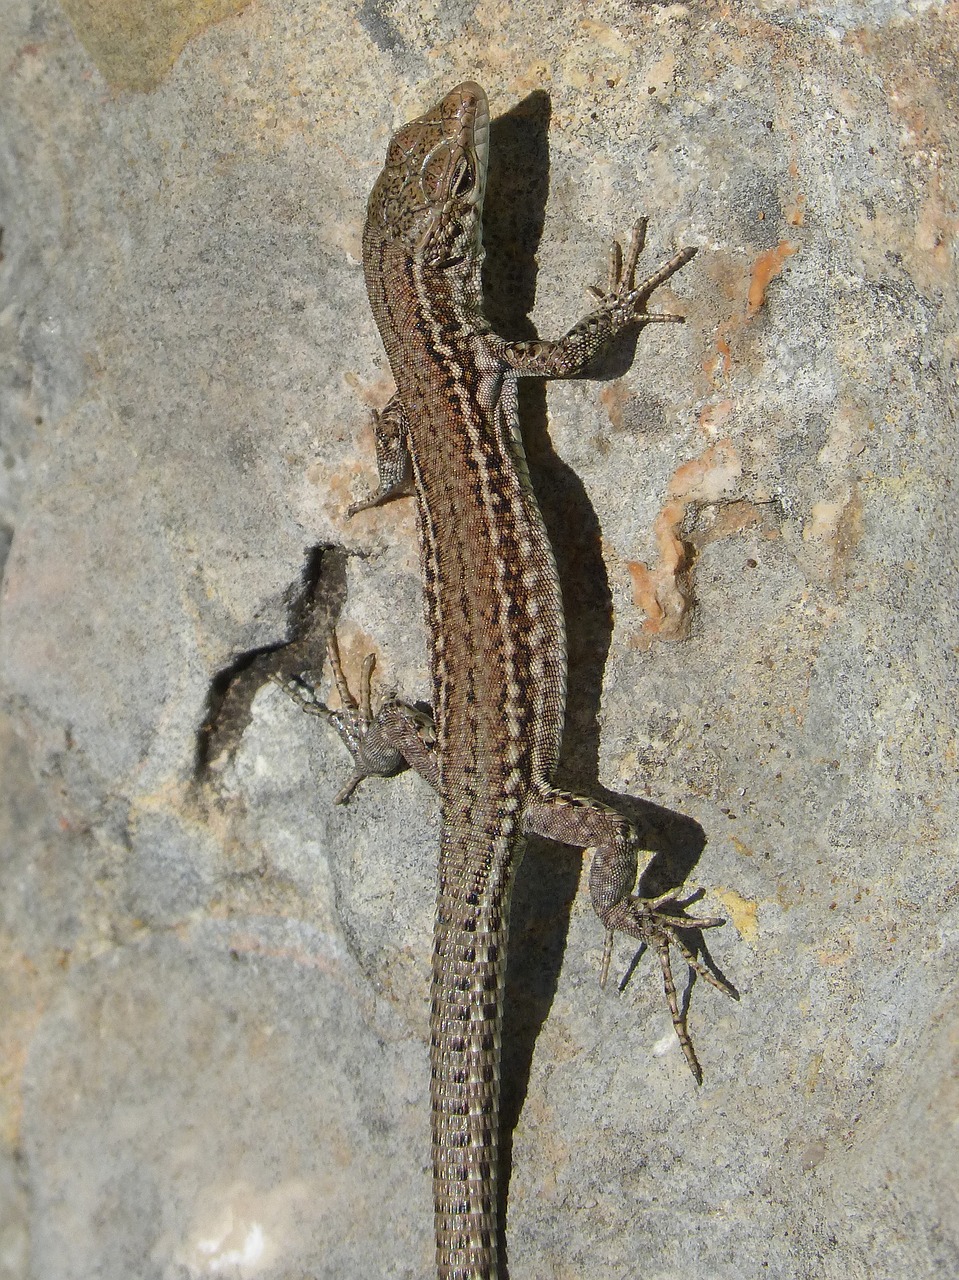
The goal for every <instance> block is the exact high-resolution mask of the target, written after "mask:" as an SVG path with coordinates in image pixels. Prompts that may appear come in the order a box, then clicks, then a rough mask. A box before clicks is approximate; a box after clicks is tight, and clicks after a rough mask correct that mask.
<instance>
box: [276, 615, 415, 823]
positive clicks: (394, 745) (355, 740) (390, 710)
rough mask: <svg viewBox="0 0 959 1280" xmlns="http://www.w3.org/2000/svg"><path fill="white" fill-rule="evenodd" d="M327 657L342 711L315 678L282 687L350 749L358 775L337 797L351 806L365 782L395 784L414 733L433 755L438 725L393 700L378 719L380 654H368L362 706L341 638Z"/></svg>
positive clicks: (388, 699)
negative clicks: (405, 743) (375, 682)
mask: <svg viewBox="0 0 959 1280" xmlns="http://www.w3.org/2000/svg"><path fill="white" fill-rule="evenodd" d="M326 653H327V657H328V658H329V661H330V668H331V670H332V672H333V679H334V681H335V683H336V691H337V693H338V694H339V699H340V706H339V708H337V709H336V710H333V709H332V708H330V707H328V706H327V705H326V703H325V702H323V701H322V700H321V699H320V697H319V694H318V691H317V688H316V684H315V683H314V681H313V679H312V677H311V674H310V673H309V672H303V673H302V674H301V675H298V676H292V677H290V678H288V679H286V680H283V681H278V683H280V684H281V687H282V688H284V689H285V690H286V691H287V693H289V694H290V695H291V696H292V697H293V698H295V699H296V701H297V702H299V704H300V706H301V707H302V708H303V710H304V711H306V712H308V713H309V714H310V715H316V716H321V717H322V718H323V719H324V720H327V721H328V722H329V723H330V724H331V725H332V726H333V728H334V729H335V730H336V732H337V733H338V734H339V735H340V737H341V738H342V740H343V742H344V743H345V745H346V749H347V750H348V751H349V753H350V755H351V756H352V757H353V773H352V774H351V776H350V778H349V779H348V781H347V783H346V785H345V786H344V787H342V788H341V789H340V791H338V792H337V794H336V796H335V798H334V801H333V803H334V804H345V803H346V801H347V800H349V798H350V796H351V795H352V794H353V792H354V791H355V790H356V788H357V786H358V785H359V784H360V783H361V782H362V781H363V779H364V778H369V777H373V776H375V777H381V778H389V777H392V776H393V774H395V773H399V772H400V770H401V769H403V768H405V767H406V764H407V755H406V754H405V753H404V751H403V750H402V749H401V746H400V745H398V743H399V742H400V740H402V739H405V738H407V737H408V735H409V734H410V733H413V734H414V735H415V736H416V737H417V738H418V739H419V740H420V742H422V743H423V744H424V750H426V751H429V750H431V734H432V731H433V724H432V721H431V720H430V718H429V717H428V716H426V715H424V714H423V713H422V712H420V711H417V710H416V708H415V707H410V706H407V705H406V703H403V702H399V701H398V700H397V699H396V698H395V697H393V696H392V695H388V696H387V697H386V698H385V699H384V700H383V702H382V704H381V705H380V707H379V709H378V711H377V712H376V713H375V714H374V713H373V708H372V701H371V681H372V676H373V668H374V666H375V665H376V657H375V655H374V654H372V653H370V654H367V656H366V658H364V660H363V669H362V673H361V675H360V697H359V701H357V700H356V698H354V696H353V694H352V693H351V692H350V686H349V684H348V683H347V679H346V676H345V675H344V674H343V664H342V662H341V660H340V649H339V645H338V644H337V642H336V634H335V632H333V633H331V634H330V638H329V640H328V641H327V646H326Z"/></svg>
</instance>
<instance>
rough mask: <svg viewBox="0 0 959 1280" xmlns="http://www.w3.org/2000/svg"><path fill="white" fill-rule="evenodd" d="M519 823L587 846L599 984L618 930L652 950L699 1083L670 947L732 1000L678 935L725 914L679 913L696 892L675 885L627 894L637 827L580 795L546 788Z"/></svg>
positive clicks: (731, 992)
mask: <svg viewBox="0 0 959 1280" xmlns="http://www.w3.org/2000/svg"><path fill="white" fill-rule="evenodd" d="M525 828H526V831H527V832H528V833H529V834H535V835H540V836H545V837H547V838H548V839H551V840H556V841H558V842H559V843H561V844H570V845H573V846H575V847H579V848H582V849H586V850H587V851H588V852H589V853H590V855H591V857H592V861H591V864H590V872H589V886H590V894H591V896H592V900H593V908H594V910H595V911H596V914H597V915H598V916H599V918H600V920H601V921H602V923H603V925H604V926H605V929H606V936H605V941H604V947H603V963H602V972H601V975H600V981H601V983H602V984H604V985H605V981H606V977H607V975H608V972H609V964H610V959H611V956H612V946H613V940H614V938H615V936H616V933H617V932H622V933H626V934H628V935H629V936H630V937H632V938H636V939H637V940H638V941H639V942H641V943H642V944H643V946H644V947H649V948H650V949H651V950H655V952H656V954H657V956H658V958H659V963H660V967H661V969H662V974H663V988H664V990H665V994H666V1003H667V1004H668V1006H669V1012H670V1016H671V1018H672V1022H673V1027H674V1028H675V1031H676V1036H677V1039H678V1040H679V1044H680V1047H681V1048H682V1050H683V1054H684V1056H685V1058H686V1062H687V1064H688V1066H689V1069H690V1071H691V1072H692V1075H693V1078H694V1079H695V1080H696V1082H697V1084H701V1083H702V1077H703V1073H702V1068H701V1067H700V1065H699V1061H698V1059H697V1057H696V1052H695V1050H694V1049H693V1045H692V1041H691V1040H690V1038H689V1033H688V1031H687V1029H686V1019H685V1016H684V1012H683V1011H682V1010H681V1009H680V1005H679V1000H678V998H677V994H676V984H675V981H674V979H673V971H672V958H671V948H673V947H675V948H676V949H677V950H678V951H679V952H680V954H681V955H682V957H683V959H684V960H685V961H686V963H687V964H688V965H689V967H690V969H691V970H692V971H693V973H695V974H698V975H699V976H700V977H702V978H704V979H705V980H706V981H707V982H708V983H709V984H710V985H711V986H713V987H715V988H716V989H717V990H718V991H722V992H723V993H724V994H725V995H728V996H731V997H732V998H733V999H738V998H739V996H738V993H737V992H736V990H735V988H734V987H732V986H731V985H730V984H729V983H727V982H725V981H723V980H721V979H720V978H718V977H717V976H716V975H715V974H714V973H713V972H712V971H711V970H710V969H708V968H707V967H706V965H704V964H703V963H702V961H701V960H700V959H699V958H698V957H697V956H696V954H695V952H694V951H693V949H692V948H691V947H690V946H689V945H687V943H686V941H685V940H684V939H683V937H682V933H684V932H685V933H689V932H699V931H701V930H703V929H716V928H718V927H719V926H720V925H722V924H724V923H725V921H724V920H722V919H721V918H719V917H718V916H688V915H685V914H684V913H685V910H686V908H687V907H689V906H690V905H691V904H692V903H693V902H695V901H697V900H698V898H699V896H700V895H699V894H693V895H692V896H691V897H689V898H686V899H682V898H679V897H677V895H676V893H675V892H669V893H664V894H661V895H659V896H658V897H655V898H641V897H639V896H638V895H637V894H635V893H633V888H634V886H635V884H636V879H637V874H636V873H637V868H638V858H637V838H636V833H635V831H634V829H633V827H632V825H631V823H629V822H628V821H627V819H626V818H624V817H623V816H622V814H619V813H617V812H616V811H615V810H614V809H610V808H609V807H608V806H607V805H604V804H600V803H599V802H598V801H596V800H591V799H589V798H587V797H584V796H575V795H571V794H569V793H567V792H562V791H555V790H550V791H548V792H546V793H545V794H544V795H542V796H541V797H538V798H537V799H536V800H534V801H532V802H531V803H530V804H529V805H528V806H527V809H526V814H525Z"/></svg>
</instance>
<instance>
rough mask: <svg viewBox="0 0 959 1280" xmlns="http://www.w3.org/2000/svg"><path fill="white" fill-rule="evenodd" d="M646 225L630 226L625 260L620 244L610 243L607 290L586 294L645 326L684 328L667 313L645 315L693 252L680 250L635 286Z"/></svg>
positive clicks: (594, 289) (591, 288) (640, 221)
mask: <svg viewBox="0 0 959 1280" xmlns="http://www.w3.org/2000/svg"><path fill="white" fill-rule="evenodd" d="M648 222H649V219H648V218H639V219H638V220H637V221H636V222H635V223H634V224H633V229H632V234H631V236H630V241H629V248H628V250H627V251H626V258H625V260H624V259H623V250H622V246H621V245H620V243H619V241H618V240H614V241H613V244H612V248H611V249H610V251H609V279H608V280H607V282H606V288H605V289H599V288H597V287H596V286H595V285H589V286H588V291H589V292H590V293H591V294H592V295H593V297H594V298H598V299H599V301H600V302H602V303H604V304H605V305H606V306H608V307H610V308H615V309H617V310H621V311H622V312H628V313H629V315H630V318H631V319H632V320H634V321H637V320H641V321H642V322H643V323H644V324H648V323H651V322H654V321H655V322H658V323H660V324H683V323H685V319H686V317H685V316H678V315H674V314H673V313H672V312H669V311H646V309H645V307H646V303H647V301H648V300H649V298H650V296H651V295H652V293H653V292H654V291H655V290H656V289H658V288H659V286H660V285H661V284H662V283H663V282H664V281H666V280H668V279H669V277H670V276H671V275H674V274H675V272H677V271H678V270H679V269H680V267H683V266H685V265H686V263H687V262H688V261H689V260H690V258H692V257H693V256H694V254H695V253H696V250H695V249H692V248H690V249H680V250H679V252H678V253H675V254H673V256H672V257H671V258H670V259H669V260H668V261H667V262H664V263H663V265H662V266H661V267H659V268H658V269H657V270H656V271H654V272H653V274H652V275H651V276H647V278H646V279H645V280H643V281H642V282H641V283H640V284H638V285H637V283H636V264H637V263H638V261H639V255H640V254H641V253H642V252H643V249H644V248H645V247H646V227H647V225H648Z"/></svg>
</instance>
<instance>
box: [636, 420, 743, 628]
mask: <svg viewBox="0 0 959 1280" xmlns="http://www.w3.org/2000/svg"><path fill="white" fill-rule="evenodd" d="M740 471H741V467H740V463H739V458H738V456H737V454H736V450H735V448H734V447H733V444H732V441H730V440H728V439H725V440H718V441H717V442H716V443H715V444H714V445H711V446H710V447H709V448H708V449H707V450H706V451H705V452H704V453H702V454H700V456H699V457H698V458H691V459H690V460H689V461H688V462H684V463H683V464H682V466H680V467H677V469H676V471H675V472H674V473H673V478H672V480H671V481H670V483H669V489H668V492H667V498H666V502H665V504H664V505H663V508H662V510H661V511H660V513H659V515H658V516H657V517H656V522H655V524H654V526H653V534H654V537H655V539H656V551H657V560H656V563H655V564H654V565H653V566H652V567H650V566H649V565H647V564H644V563H643V562H642V561H641V560H633V561H630V562H629V563H628V564H627V568H628V569H629V576H630V578H631V580H632V585H633V599H634V601H635V603H636V605H637V607H638V608H640V609H642V611H643V612H644V613H645V614H646V621H645V622H644V623H643V635H644V636H645V637H646V638H647V642H648V640H649V639H651V638H652V637H653V636H658V637H659V638H660V639H661V640H678V639H679V638H680V637H681V636H682V635H683V634H684V633H685V629H686V625H687V621H688V617H687V614H688V602H689V586H688V583H687V581H686V571H687V568H688V563H687V559H688V558H687V554H686V544H685V542H684V541H683V538H682V529H683V522H684V520H685V519H686V512H687V511H688V509H689V507H690V506H691V505H692V504H694V503H707V502H715V501H717V500H718V499H719V498H721V497H723V496H724V495H725V494H727V493H728V492H729V491H730V486H731V484H732V482H733V481H734V480H735V479H736V478H737V477H738V476H739V474H740Z"/></svg>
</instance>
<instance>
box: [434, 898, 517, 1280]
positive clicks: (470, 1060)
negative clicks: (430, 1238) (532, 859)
mask: <svg viewBox="0 0 959 1280" xmlns="http://www.w3.org/2000/svg"><path fill="white" fill-rule="evenodd" d="M443 898H444V895H442V894H441V897H440V907H439V910H438V913H437V923H436V934H435V942H434V948H433V980H432V996H431V1017H430V1066H431V1085H430V1100H431V1104H432V1137H433V1193H434V1197H435V1199H434V1203H435V1206H436V1267H437V1275H438V1276H439V1280H496V1276H497V1207H498V1206H497V1172H498V1170H497V1165H498V1150H499V1123H500V1121H499V1076H500V1044H501V1033H502V1021H503V986H504V981H505V976H506V922H505V919H497V918H493V919H491V920H490V919H484V916H485V915H486V914H487V913H485V912H480V913H477V911H476V909H475V907H472V908H470V907H469V906H468V907H467V908H466V911H465V912H462V911H460V912H457V911H456V909H455V907H451V904H449V902H448V901H447V902H444V900H443ZM457 917H458V918H457Z"/></svg>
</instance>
